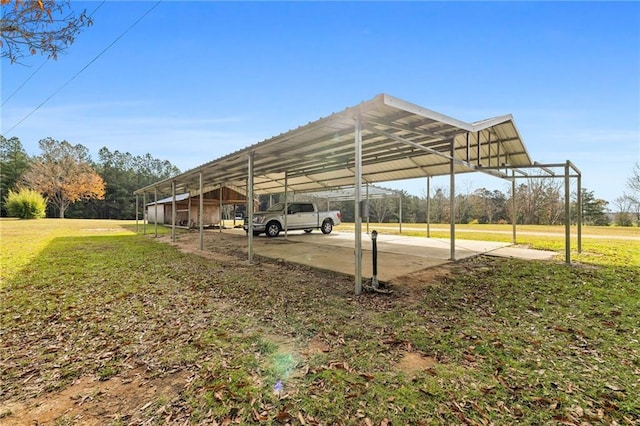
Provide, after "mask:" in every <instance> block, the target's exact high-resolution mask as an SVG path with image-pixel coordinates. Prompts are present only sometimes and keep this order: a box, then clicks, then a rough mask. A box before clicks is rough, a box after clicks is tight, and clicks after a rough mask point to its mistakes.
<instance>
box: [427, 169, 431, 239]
mask: <svg viewBox="0 0 640 426" xmlns="http://www.w3.org/2000/svg"><path fill="white" fill-rule="evenodd" d="M427 238H431V176H427Z"/></svg>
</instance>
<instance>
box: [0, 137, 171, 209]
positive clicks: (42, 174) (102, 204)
mask: <svg viewBox="0 0 640 426" xmlns="http://www.w3.org/2000/svg"><path fill="white" fill-rule="evenodd" d="M39 147H40V151H41V154H40V155H38V156H33V157H31V156H29V155H28V154H27V152H26V151H25V150H24V147H23V145H22V143H21V141H20V139H19V138H17V137H12V138H9V139H7V138H5V137H4V136H2V135H0V214H1V215H2V216H7V213H8V212H7V208H6V204H7V197H8V196H9V195H10V194H12V193H16V192H17V191H19V190H20V189H30V190H33V191H36V192H38V193H40V194H41V195H42V196H43V197H45V198H46V200H47V206H46V215H47V216H48V217H69V218H87V219H134V218H135V214H136V211H135V196H134V195H133V191H134V190H136V189H138V188H141V187H143V186H146V185H150V184H152V183H154V182H157V181H159V180H162V179H166V178H169V177H171V176H175V175H177V174H179V173H180V170H179V169H178V168H177V167H176V166H174V165H173V164H171V162H169V161H166V160H160V159H157V158H154V157H153V156H151V154H145V155H142V156H139V155H132V154H131V153H129V152H120V151H117V150H116V151H111V150H109V149H108V148H106V147H104V148H102V149H101V150H100V151H99V153H98V160H97V161H94V160H93V159H92V157H91V155H90V152H89V150H88V149H87V148H86V147H85V146H83V145H81V144H76V145H73V144H71V143H70V142H68V141H58V140H55V139H52V138H45V139H42V140H40V142H39Z"/></svg>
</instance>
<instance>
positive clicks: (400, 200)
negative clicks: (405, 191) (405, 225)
mask: <svg viewBox="0 0 640 426" xmlns="http://www.w3.org/2000/svg"><path fill="white" fill-rule="evenodd" d="M398 204H399V207H398V210H399V215H398V219H399V220H398V222H399V223H400V234H402V195H400V196H399V197H398Z"/></svg>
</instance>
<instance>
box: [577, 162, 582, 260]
mask: <svg viewBox="0 0 640 426" xmlns="http://www.w3.org/2000/svg"><path fill="white" fill-rule="evenodd" d="M582 215H583V212H582V175H581V174H580V173H578V253H582Z"/></svg>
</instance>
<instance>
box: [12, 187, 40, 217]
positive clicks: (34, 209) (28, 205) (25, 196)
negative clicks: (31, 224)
mask: <svg viewBox="0 0 640 426" xmlns="http://www.w3.org/2000/svg"><path fill="white" fill-rule="evenodd" d="M5 207H6V209H7V214H8V215H9V216H12V217H18V218H20V219H39V218H42V217H45V215H46V209H47V200H46V198H44V197H43V196H42V195H40V193H38V192H36V191H34V190H33V189H27V188H22V189H20V191H18V192H13V191H11V190H9V194H8V195H7V196H6V198H5Z"/></svg>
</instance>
